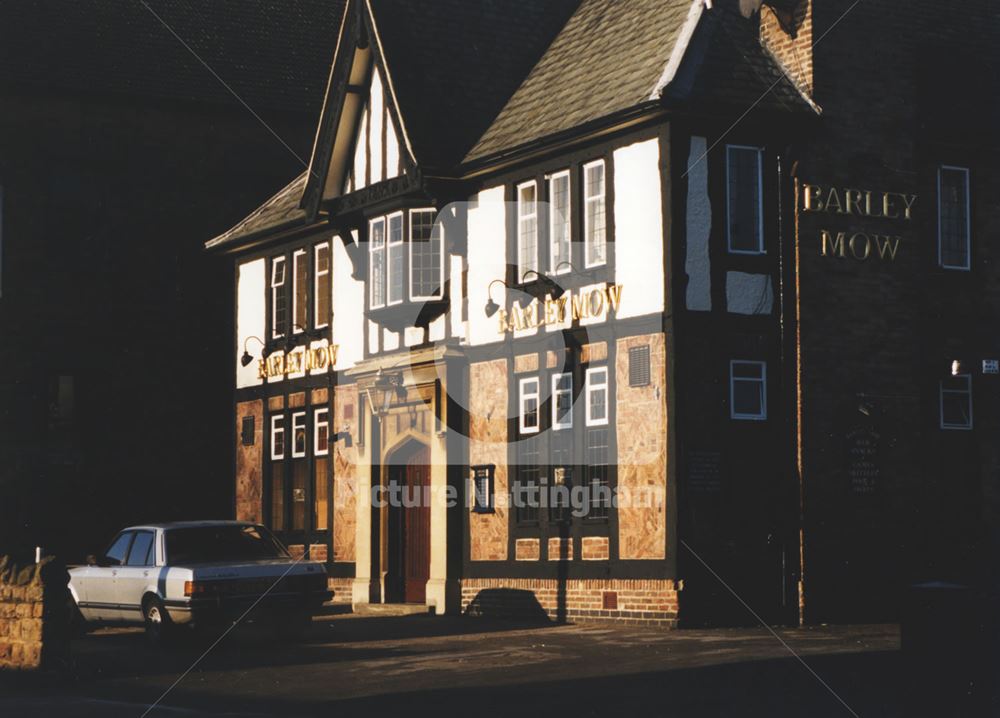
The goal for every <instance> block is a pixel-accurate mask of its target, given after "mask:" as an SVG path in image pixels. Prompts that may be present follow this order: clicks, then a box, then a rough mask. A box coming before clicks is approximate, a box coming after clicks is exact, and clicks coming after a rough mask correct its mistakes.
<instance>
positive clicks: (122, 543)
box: [104, 531, 135, 566]
mask: <svg viewBox="0 0 1000 718" xmlns="http://www.w3.org/2000/svg"><path fill="white" fill-rule="evenodd" d="M133 536H135V532H134V531H125V532H124V533H121V534H119V535H118V538H116V539H115V540H114V543H112V544H111V547H110V548H109V549H108V550H107V551H105V552H104V558H105V559H107V561H108V563H109V564H111V565H112V566H121V565H122V564H123V563H125V555H126V554H127V553H128V547H129V544H131V543H132V537H133Z"/></svg>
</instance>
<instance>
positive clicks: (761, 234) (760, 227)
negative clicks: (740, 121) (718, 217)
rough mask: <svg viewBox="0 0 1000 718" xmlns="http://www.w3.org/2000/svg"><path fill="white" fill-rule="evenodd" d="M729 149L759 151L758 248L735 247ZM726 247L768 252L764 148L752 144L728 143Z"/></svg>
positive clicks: (732, 252) (739, 252)
mask: <svg viewBox="0 0 1000 718" xmlns="http://www.w3.org/2000/svg"><path fill="white" fill-rule="evenodd" d="M729 150H753V151H754V152H756V153H757V249H756V250H752V249H733V238H732V236H731V235H730V230H731V229H732V224H733V223H732V222H731V221H730V216H729V211H730V206H731V205H730V202H729V199H730V198H729V188H730V183H729V164H730V163H729ZM726 249H728V250H729V254H750V255H759V254H766V253H767V252H766V251H765V250H764V148H763V147H754V146H752V145H726Z"/></svg>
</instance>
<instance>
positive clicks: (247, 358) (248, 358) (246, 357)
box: [240, 334, 267, 366]
mask: <svg viewBox="0 0 1000 718" xmlns="http://www.w3.org/2000/svg"><path fill="white" fill-rule="evenodd" d="M251 339H256V340H257V341H259V342H260V345H261V347H263V348H264V350H265V351H266V350H267V344H265V343H264V340H263V339H261V338H260V337H257V336H254V335H252V334H251V335H250V336H248V337H247V338H246V339H244V340H243V356H241V357H240V366H250V363H251V362H253V355H252V354H250V352H249V351H248V350H247V342H248V341H250V340H251ZM262 357H263V355H262Z"/></svg>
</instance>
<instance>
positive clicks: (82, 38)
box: [0, 0, 345, 114]
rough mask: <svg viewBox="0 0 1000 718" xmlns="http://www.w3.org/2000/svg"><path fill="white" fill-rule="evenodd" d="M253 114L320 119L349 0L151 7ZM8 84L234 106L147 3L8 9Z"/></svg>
mask: <svg viewBox="0 0 1000 718" xmlns="http://www.w3.org/2000/svg"><path fill="white" fill-rule="evenodd" d="M145 2H146V3H147V4H148V5H149V7H150V8H152V10H153V11H154V12H155V13H156V14H157V15H159V16H160V17H161V18H162V19H163V21H164V22H165V23H166V24H167V25H169V26H170V27H171V28H173V30H174V31H175V32H176V33H177V35H179V36H180V37H181V38H182V39H183V40H184V41H185V42H186V43H187V44H188V45H190V46H191V48H192V49H193V50H194V51H195V52H196V53H197V54H198V55H199V56H200V57H202V58H203V59H204V60H205V62H206V63H207V64H208V65H209V66H210V67H211V68H212V69H213V70H215V71H216V72H217V73H218V74H219V76H220V77H222V79H223V80H225V82H226V83H228V84H229V85H230V86H231V87H232V88H233V89H234V90H235V91H236V92H237V94H239V95H240V97H242V98H243V100H244V101H246V103H247V104H248V105H250V106H251V107H252V108H254V110H255V111H257V112H260V111H262V110H268V109H284V110H288V109H292V110H295V111H301V112H305V113H310V114H315V113H316V112H318V110H319V108H320V106H321V103H322V101H323V93H324V90H325V88H326V79H327V75H328V73H329V67H330V60H331V58H332V57H333V52H334V48H335V46H336V42H337V31H338V29H339V27H340V20H341V17H342V15H343V10H344V5H345V0H210V1H209V0H145ZM0 85H4V86H8V87H16V88H38V89H40V90H43V91H45V92H52V91H53V90H68V91H81V92H87V93H88V94H92V93H112V94H118V95H126V96H129V97H138V96H146V97H152V98H159V99H166V100H183V101H195V102H202V103H221V104H225V105H232V104H236V103H237V100H236V99H235V98H234V97H233V96H232V95H231V94H230V93H229V92H228V91H227V90H226V89H225V87H224V86H223V85H222V84H221V83H220V82H219V81H218V80H217V79H216V78H214V77H212V75H211V74H210V73H209V72H208V71H207V70H206V69H205V67H204V66H202V65H201V64H200V63H199V62H198V60H197V59H195V57H194V56H193V55H192V54H191V53H190V52H189V51H188V50H187V49H185V48H184V46H183V45H182V44H181V43H180V42H179V41H178V40H177V38H175V37H174V36H173V35H171V34H170V31H169V30H167V29H166V28H165V27H164V26H163V25H162V24H161V23H160V21H159V20H157V18H156V17H155V16H154V15H153V13H151V12H150V11H149V10H148V9H147V8H146V7H144V6H143V3H142V2H140V0H7V1H6V2H0Z"/></svg>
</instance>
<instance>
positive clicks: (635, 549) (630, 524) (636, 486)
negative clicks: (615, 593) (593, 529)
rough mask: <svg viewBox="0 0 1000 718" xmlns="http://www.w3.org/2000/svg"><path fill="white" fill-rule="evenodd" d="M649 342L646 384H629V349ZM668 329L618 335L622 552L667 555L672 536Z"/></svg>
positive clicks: (633, 556)
mask: <svg viewBox="0 0 1000 718" xmlns="http://www.w3.org/2000/svg"><path fill="white" fill-rule="evenodd" d="M646 344H648V345H649V376H650V381H649V384H648V385H646V386H637V387H632V386H629V376H628V374H629V349H630V348H632V347H637V346H643V345H646ZM665 347H666V342H665V340H664V335H663V334H647V335H641V336H634V337H626V338H624V339H619V340H618V354H617V361H616V365H617V366H616V372H615V378H616V382H617V387H618V391H617V413H618V421H617V435H618V498H619V507H618V557H619V558H622V559H662V558H665V557H666V537H667V512H666V509H667V507H666V491H667V392H666V348H665Z"/></svg>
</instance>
